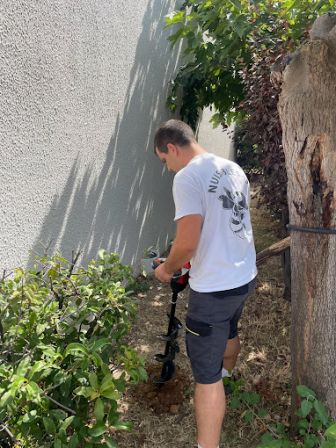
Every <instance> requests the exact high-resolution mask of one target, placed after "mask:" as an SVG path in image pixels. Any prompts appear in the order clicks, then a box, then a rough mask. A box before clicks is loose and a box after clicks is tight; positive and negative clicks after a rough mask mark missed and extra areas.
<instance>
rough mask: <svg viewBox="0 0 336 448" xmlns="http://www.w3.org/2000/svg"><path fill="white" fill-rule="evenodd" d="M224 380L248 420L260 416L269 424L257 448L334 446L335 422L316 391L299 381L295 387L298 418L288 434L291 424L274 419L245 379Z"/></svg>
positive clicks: (232, 405) (233, 402)
mask: <svg viewBox="0 0 336 448" xmlns="http://www.w3.org/2000/svg"><path fill="white" fill-rule="evenodd" d="M224 384H227V385H228V386H229V387H230V389H231V397H230V400H229V406H230V408H231V409H239V411H240V416H241V419H242V420H243V421H244V422H245V423H252V422H253V421H254V420H257V421H259V422H261V423H262V427H264V428H267V431H266V432H264V434H263V436H262V438H261V441H260V443H259V444H258V447H257V448H318V447H319V448H335V447H336V422H334V421H332V419H331V418H330V417H329V415H328V411H327V409H326V407H325V406H324V404H323V403H322V402H321V401H319V400H318V399H317V398H316V394H315V392H314V391H312V390H311V389H309V388H308V387H307V386H304V385H299V386H297V388H296V390H297V393H298V396H299V397H300V399H301V402H300V407H299V409H298V410H297V412H296V417H297V420H296V421H295V422H293V423H294V425H293V428H291V429H292V432H291V434H289V427H288V425H284V424H282V423H279V422H278V421H277V420H274V421H273V420H272V417H271V415H270V412H269V411H268V410H267V409H266V408H262V407H261V402H262V400H261V396H260V395H259V394H257V393H256V392H248V391H244V389H243V387H242V386H243V382H242V380H238V381H234V380H232V379H231V378H225V379H224Z"/></svg>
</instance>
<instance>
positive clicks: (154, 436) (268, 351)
mask: <svg viewBox="0 0 336 448" xmlns="http://www.w3.org/2000/svg"><path fill="white" fill-rule="evenodd" d="M252 213H253V221H254V223H253V224H254V236H255V242H256V247H257V251H260V250H262V249H264V248H266V247H268V246H269V245H270V244H272V243H274V242H275V241H277V240H278V239H279V237H278V236H277V235H278V226H277V224H276V223H274V222H272V221H271V219H270V218H269V215H268V213H267V212H266V211H264V210H262V209H256V208H255V207H254V206H252ZM143 282H145V283H147V284H148V287H149V289H148V291H147V292H144V293H140V294H138V299H139V317H138V320H137V321H136V323H135V325H134V327H133V329H132V334H131V335H130V341H129V342H130V343H131V345H133V346H134V347H136V348H137V349H138V351H139V352H140V353H141V354H142V355H143V356H144V357H145V359H146V362H147V369H148V372H149V375H152V374H154V373H155V372H157V373H158V374H160V369H161V364H159V363H156V362H155V361H153V359H154V355H155V354H156V353H162V352H163V350H164V342H162V341H161V340H159V339H158V337H157V336H158V335H159V334H162V333H165V332H166V329H167V324H168V320H167V317H166V312H167V311H168V310H169V307H170V305H169V301H170V297H171V291H170V288H169V286H167V285H161V284H159V283H158V282H156V281H155V280H153V279H144V280H143ZM283 290H284V285H283V281H282V267H281V262H280V257H275V258H273V259H270V260H268V261H267V263H266V264H265V265H263V266H261V267H260V268H259V275H258V282H257V287H256V291H255V293H254V294H253V296H251V297H250V298H249V300H248V302H247V304H246V306H245V309H244V313H243V316H242V319H241V322H240V337H241V342H242V351H241V355H240V358H239V361H238V364H237V366H236V369H235V374H236V376H238V377H240V378H242V379H243V381H244V390H247V391H256V392H258V393H259V394H260V395H261V397H262V402H261V404H260V408H265V409H267V411H268V413H269V415H268V417H266V418H265V419H263V420H262V419H255V420H254V421H253V422H251V423H246V422H245V420H244V418H243V413H242V411H241V410H240V409H238V410H233V409H230V407H228V411H227V414H226V417H225V421H224V424H223V430H222V440H221V448H254V447H256V446H257V444H258V442H259V440H260V437H261V434H262V433H263V432H265V430H266V428H267V424H269V423H273V422H274V423H277V422H281V423H286V421H287V419H288V409H289V402H290V393H289V390H290V387H289V383H290V369H289V362H290V353H289V325H290V304H289V303H288V302H286V301H285V300H283V298H282V297H283ZM187 297H188V291H187V290H186V291H183V293H181V294H180V295H179V299H178V302H177V309H176V316H177V317H178V318H179V319H180V320H181V321H182V322H183V321H184V317H185V314H186V306H185V305H186V302H187ZM181 336H182V337H180V338H179V345H180V353H178V354H177V355H176V359H175V364H176V368H177V372H176V376H175V377H174V379H172V380H170V382H168V383H167V384H165V385H164V386H163V387H162V388H160V387H158V386H156V385H154V384H153V383H152V382H151V381H150V380H149V381H148V382H147V383H146V384H143V385H138V386H137V387H134V388H129V389H128V391H127V392H126V393H125V395H124V396H123V399H122V400H121V402H120V409H121V412H122V414H123V419H124V420H126V421H131V422H132V423H133V427H134V428H133V431H131V432H119V433H118V434H117V435H116V437H117V439H118V443H119V448H171V447H175V446H178V447H179V448H191V447H193V446H195V443H194V442H195V438H196V429H195V420H194V410H193V380H192V374H191V369H190V366H189V362H188V358H187V355H186V351H185V344H184V340H183V339H184V338H183V334H182V335H181ZM155 374H156V373H155Z"/></svg>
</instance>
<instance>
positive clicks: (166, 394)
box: [134, 364, 191, 414]
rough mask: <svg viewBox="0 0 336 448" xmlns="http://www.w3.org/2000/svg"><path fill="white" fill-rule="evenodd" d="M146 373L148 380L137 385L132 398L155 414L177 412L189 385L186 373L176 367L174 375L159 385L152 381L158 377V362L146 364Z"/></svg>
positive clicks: (159, 371) (159, 372)
mask: <svg viewBox="0 0 336 448" xmlns="http://www.w3.org/2000/svg"><path fill="white" fill-rule="evenodd" d="M147 373H148V381H147V382H146V383H145V384H139V385H138V387H137V388H136V389H135V391H134V398H135V399H136V400H137V401H142V403H143V405H144V406H145V407H146V408H149V409H150V410H151V411H153V412H155V413H156V414H164V413H166V414H178V413H179V411H180V408H181V405H182V403H183V401H184V399H185V396H186V393H187V391H188V389H190V385H191V378H190V376H189V375H188V373H187V372H184V371H183V370H182V369H180V368H179V367H177V368H176V372H175V375H174V377H173V378H172V379H171V380H169V381H167V382H166V383H164V384H161V385H159V384H155V382H154V379H155V378H156V377H160V374H161V365H160V364H159V365H150V366H148V368H147Z"/></svg>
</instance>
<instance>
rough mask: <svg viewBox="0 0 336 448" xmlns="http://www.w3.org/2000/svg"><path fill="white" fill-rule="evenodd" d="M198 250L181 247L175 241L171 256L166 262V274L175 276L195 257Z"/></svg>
mask: <svg viewBox="0 0 336 448" xmlns="http://www.w3.org/2000/svg"><path fill="white" fill-rule="evenodd" d="M195 252H196V249H192V248H190V247H186V246H181V245H179V244H178V242H176V241H174V243H173V246H172V248H171V251H170V254H169V256H168V258H167V260H166V261H165V270H166V272H168V273H170V274H173V273H174V272H176V271H178V270H179V269H181V268H182V267H183V265H184V264H186V263H187V262H188V261H190V259H191V258H192V257H193V256H194V254H195Z"/></svg>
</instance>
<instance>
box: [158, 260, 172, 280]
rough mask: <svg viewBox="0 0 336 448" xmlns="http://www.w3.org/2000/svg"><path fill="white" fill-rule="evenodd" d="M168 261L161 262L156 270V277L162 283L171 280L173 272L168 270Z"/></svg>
mask: <svg viewBox="0 0 336 448" xmlns="http://www.w3.org/2000/svg"><path fill="white" fill-rule="evenodd" d="M165 264H166V263H162V264H160V265H159V266H158V267H157V268H156V269H155V271H154V274H155V277H156V278H157V279H158V280H159V281H160V282H162V283H168V282H170V280H171V278H172V276H173V272H172V273H170V272H167V271H166V266H165Z"/></svg>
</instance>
